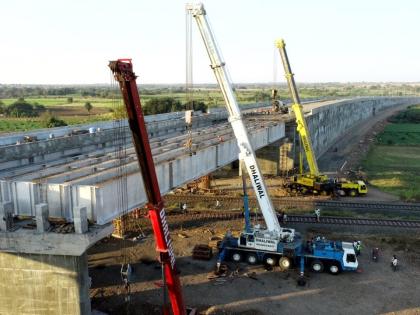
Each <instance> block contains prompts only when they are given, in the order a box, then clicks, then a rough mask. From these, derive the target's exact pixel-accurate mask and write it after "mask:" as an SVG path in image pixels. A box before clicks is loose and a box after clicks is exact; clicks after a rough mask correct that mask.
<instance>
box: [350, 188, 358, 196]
mask: <svg viewBox="0 0 420 315" xmlns="http://www.w3.org/2000/svg"><path fill="white" fill-rule="evenodd" d="M348 193H349V196H350V197H356V196H357V190H355V189H351V190H350V191H349V192H348Z"/></svg>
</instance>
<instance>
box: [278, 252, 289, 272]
mask: <svg viewBox="0 0 420 315" xmlns="http://www.w3.org/2000/svg"><path fill="white" fill-rule="evenodd" d="M290 265H291V262H290V259H289V258H288V257H284V256H283V257H281V258H280V260H279V266H280V269H281V271H286V270H288V269H289V268H290Z"/></svg>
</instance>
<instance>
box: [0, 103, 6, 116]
mask: <svg viewBox="0 0 420 315" xmlns="http://www.w3.org/2000/svg"><path fill="white" fill-rule="evenodd" d="M4 109H5V106H4V103H3V102H2V101H1V100H0V115H1V114H4Z"/></svg>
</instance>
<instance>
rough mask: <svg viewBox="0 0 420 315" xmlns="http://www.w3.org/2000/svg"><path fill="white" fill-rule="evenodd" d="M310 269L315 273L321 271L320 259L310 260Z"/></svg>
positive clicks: (322, 265)
mask: <svg viewBox="0 0 420 315" xmlns="http://www.w3.org/2000/svg"><path fill="white" fill-rule="evenodd" d="M311 270H312V271H313V272H317V273H320V272H323V271H324V264H323V263H322V261H320V260H314V261H312V262H311Z"/></svg>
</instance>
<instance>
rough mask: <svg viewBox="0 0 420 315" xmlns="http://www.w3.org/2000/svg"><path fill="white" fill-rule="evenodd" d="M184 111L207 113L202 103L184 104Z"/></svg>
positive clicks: (189, 102)
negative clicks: (191, 110)
mask: <svg viewBox="0 0 420 315" xmlns="http://www.w3.org/2000/svg"><path fill="white" fill-rule="evenodd" d="M184 107H185V108H186V109H193V110H197V111H198V110H201V111H202V112H203V113H205V112H207V108H208V106H207V105H206V103H204V102H203V101H188V102H187V103H185V105H184Z"/></svg>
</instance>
